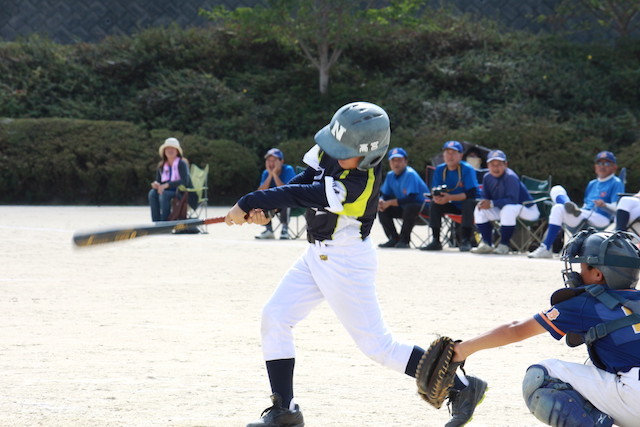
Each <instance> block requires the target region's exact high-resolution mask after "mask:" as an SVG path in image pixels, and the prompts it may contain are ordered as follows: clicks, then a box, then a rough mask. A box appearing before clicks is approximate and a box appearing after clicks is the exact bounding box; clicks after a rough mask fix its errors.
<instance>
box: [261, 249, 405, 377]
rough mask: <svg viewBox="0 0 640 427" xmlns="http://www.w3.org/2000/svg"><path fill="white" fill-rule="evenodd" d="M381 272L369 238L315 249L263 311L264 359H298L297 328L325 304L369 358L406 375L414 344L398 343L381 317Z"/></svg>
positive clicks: (299, 262)
mask: <svg viewBox="0 0 640 427" xmlns="http://www.w3.org/2000/svg"><path fill="white" fill-rule="evenodd" d="M377 269H378V260H377V255H376V251H375V248H374V247H373V245H372V243H371V241H370V239H366V240H365V241H360V240H357V241H355V242H354V243H350V244H348V245H345V246H326V245H324V244H322V243H320V242H316V244H310V245H309V247H308V248H307V249H306V251H305V252H304V254H303V255H302V256H301V257H300V258H299V259H298V260H297V261H296V262H295V264H294V265H293V266H292V267H291V268H290V269H289V271H288V272H287V273H286V274H285V276H284V277H283V278H282V280H281V281H280V284H279V285H278V287H277V288H276V290H275V291H274V293H273V295H272V296H271V298H270V299H269V301H268V302H267V304H266V305H265V307H264V308H263V310H262V349H263V354H264V359H265V360H266V361H268V360H277V359H289V358H293V357H295V347H294V342H293V327H294V326H295V325H296V324H297V323H298V322H300V321H301V320H302V319H304V318H305V317H307V315H308V314H309V313H310V312H311V310H312V309H313V308H314V307H316V306H317V305H319V304H320V303H321V302H322V301H324V300H326V301H327V303H328V304H329V306H330V307H331V309H332V310H333V312H334V313H335V314H336V316H337V317H338V319H339V320H340V322H341V323H342V325H343V326H344V327H345V329H346V330H347V332H348V333H349V335H351V338H353V340H354V341H355V342H356V344H357V346H358V348H359V349H360V350H361V351H362V352H363V353H364V354H366V355H367V356H369V357H370V358H371V359H373V360H374V361H376V362H378V363H380V364H382V365H384V366H387V367H389V368H391V369H393V370H396V371H398V372H401V373H404V371H405V368H406V366H407V362H408V361H409V357H410V355H411V352H412V350H413V345H412V344H408V343H401V342H398V341H396V340H395V339H394V338H393V336H392V334H391V331H390V330H389V328H388V327H387V325H386V324H385V322H384V319H383V318H382V312H381V310H380V305H379V303H378V297H377V294H376V286H375V280H376V273H377ZM327 345H331V344H330V343H327Z"/></svg>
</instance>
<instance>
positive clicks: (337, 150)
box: [315, 102, 391, 170]
mask: <svg viewBox="0 0 640 427" xmlns="http://www.w3.org/2000/svg"><path fill="white" fill-rule="evenodd" d="M390 137H391V130H390V128H389V116H388V115H387V113H386V112H385V111H384V110H383V109H382V108H380V107H378V106H377V105H375V104H371V103H369V102H353V103H351V104H347V105H345V106H344V107H342V108H340V109H339V110H338V111H336V113H335V114H334V115H333V118H332V119H331V122H330V123H329V124H328V125H326V126H325V127H323V128H322V129H320V130H319V131H318V133H316V136H315V140H316V143H317V144H318V145H319V146H320V148H322V149H323V150H324V151H325V152H326V153H327V154H328V155H330V156H331V157H333V158H335V159H338V160H342V159H350V158H352V157H359V156H363V157H364V158H363V159H362V160H361V161H360V163H359V164H358V169H360V170H366V169H369V168H372V167H374V166H376V165H377V164H378V163H380V161H381V160H382V159H383V158H384V155H385V153H386V152H387V149H388V148H389V139H390Z"/></svg>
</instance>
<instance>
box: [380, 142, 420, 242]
mask: <svg viewBox="0 0 640 427" xmlns="http://www.w3.org/2000/svg"><path fill="white" fill-rule="evenodd" d="M388 159H389V166H390V167H391V170H390V171H389V172H388V173H387V176H386V178H385V180H384V183H383V184H382V188H381V189H380V201H379V202H378V218H379V219H380V224H381V225H382V228H383V229H384V233H385V234H386V235H387V239H389V240H388V241H387V242H386V243H381V244H379V245H378V246H380V247H381V248H408V247H409V242H410V240H411V231H412V230H413V227H414V226H415V224H416V220H417V219H418V214H420V211H421V209H423V210H424V212H423V213H425V214H427V215H428V214H429V204H428V203H427V201H426V194H427V193H428V192H429V189H428V188H427V184H425V182H424V180H423V179H422V177H421V176H420V175H419V174H418V172H416V171H415V169H413V168H412V167H411V166H409V165H408V160H409V159H408V156H407V152H406V151H405V149H404V148H400V147H397V148H394V149H392V150H390V151H389V155H388ZM394 218H402V228H401V229H400V234H398V231H397V230H396V227H395V225H394V224H393V219H394Z"/></svg>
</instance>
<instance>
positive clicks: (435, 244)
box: [420, 240, 442, 251]
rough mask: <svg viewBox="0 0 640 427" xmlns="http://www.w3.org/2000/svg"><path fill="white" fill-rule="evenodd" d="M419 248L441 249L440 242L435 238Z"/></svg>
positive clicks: (427, 249)
mask: <svg viewBox="0 0 640 427" xmlns="http://www.w3.org/2000/svg"><path fill="white" fill-rule="evenodd" d="M420 250H421V251H441V250H442V243H440V242H439V241H437V240H433V241H432V242H431V243H429V244H428V245H426V246H422V247H420Z"/></svg>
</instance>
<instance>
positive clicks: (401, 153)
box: [389, 147, 407, 160]
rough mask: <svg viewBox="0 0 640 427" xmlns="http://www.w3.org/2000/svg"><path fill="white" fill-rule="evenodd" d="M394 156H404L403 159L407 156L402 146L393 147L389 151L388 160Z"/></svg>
mask: <svg viewBox="0 0 640 427" xmlns="http://www.w3.org/2000/svg"><path fill="white" fill-rule="evenodd" d="M396 157H404V158H405V159H406V158H407V152H406V151H404V148H400V147H397V148H394V149H393V150H391V151H389V160H391V159H395V158H396Z"/></svg>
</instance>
